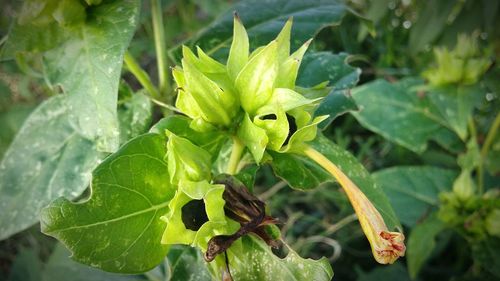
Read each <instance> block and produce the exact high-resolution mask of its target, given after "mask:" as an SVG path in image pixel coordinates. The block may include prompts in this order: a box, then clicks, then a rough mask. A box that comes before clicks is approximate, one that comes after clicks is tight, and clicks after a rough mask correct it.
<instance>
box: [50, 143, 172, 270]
mask: <svg viewBox="0 0 500 281" xmlns="http://www.w3.org/2000/svg"><path fill="white" fill-rule="evenodd" d="M165 154H166V149H165V141H164V137H162V136H160V135H157V134H146V135H142V136H139V137H137V138H135V139H133V140H131V141H130V142H128V143H127V144H125V145H124V146H123V147H122V148H120V150H118V151H117V152H116V153H114V154H112V155H111V156H109V157H108V158H106V160H105V161H104V162H102V163H101V164H100V165H99V166H98V167H97V168H96V170H95V171H94V173H93V180H92V192H91V197H90V198H89V199H88V200H87V201H85V202H81V203H72V202H70V201H68V200H67V199H64V198H59V199H58V200H56V201H54V202H52V204H50V205H49V206H48V207H46V208H45V209H43V211H42V213H41V224H42V232H44V233H46V234H48V235H51V236H54V237H56V238H57V239H59V240H60V241H61V242H63V243H64V244H65V245H66V247H68V248H69V249H70V250H71V252H72V254H73V255H72V258H73V259H74V260H76V261H78V262H81V263H84V264H87V265H90V266H93V267H97V268H100V269H103V270H106V271H111V272H121V273H138V272H144V271H147V270H149V269H151V268H153V267H155V266H156V265H157V264H159V263H160V262H161V261H162V259H163V258H164V257H165V254H166V252H167V246H165V245H162V244H160V241H161V237H162V234H163V231H164V229H165V226H166V225H165V223H164V222H163V221H161V220H160V217H161V216H162V215H164V214H166V213H167V211H168V203H169V201H170V199H171V198H172V197H173V196H174V193H175V188H174V187H173V186H172V185H170V179H169V175H168V168H167V163H166V162H165Z"/></svg>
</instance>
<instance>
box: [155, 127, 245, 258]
mask: <svg viewBox="0 0 500 281" xmlns="http://www.w3.org/2000/svg"><path fill="white" fill-rule="evenodd" d="M167 136H168V142H167V151H168V152H167V155H166V157H167V159H168V163H169V165H168V172H169V175H170V182H171V183H172V184H174V185H176V186H178V188H177V191H176V193H175V196H174V198H172V200H171V201H170V202H169V210H170V211H169V212H168V213H167V214H166V215H165V216H163V217H162V219H163V220H164V221H165V222H167V227H166V229H165V231H164V234H163V237H162V243H163V244H186V245H192V246H197V247H199V248H201V249H202V250H203V251H206V250H207V243H208V241H209V240H210V238H212V237H214V236H216V235H224V234H232V233H234V232H236V231H237V230H238V228H239V224H238V223H236V222H234V221H231V220H228V219H227V218H226V216H225V213H224V205H225V201H224V199H223V197H222V195H223V193H224V189H225V188H224V185H221V184H212V183H210V180H211V178H212V174H211V171H210V170H211V166H212V160H211V156H210V154H209V153H208V152H207V151H206V150H204V149H203V148H201V147H199V146H196V145H195V144H193V143H192V142H190V141H189V140H187V139H185V138H182V137H179V136H177V135H175V134H173V133H171V132H170V131H168V130H167Z"/></svg>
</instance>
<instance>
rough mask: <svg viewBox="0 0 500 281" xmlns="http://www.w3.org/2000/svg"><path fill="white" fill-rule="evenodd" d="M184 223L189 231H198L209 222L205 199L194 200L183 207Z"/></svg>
mask: <svg viewBox="0 0 500 281" xmlns="http://www.w3.org/2000/svg"><path fill="white" fill-rule="evenodd" d="M181 212H182V222H183V223H184V225H185V226H186V228H187V229H190V230H193V231H198V230H199V229H200V227H201V226H202V225H203V224H204V223H206V222H207V221H208V216H207V211H206V210H205V202H204V201H203V199H200V200H192V201H189V202H188V203H186V205H184V206H182V209H181Z"/></svg>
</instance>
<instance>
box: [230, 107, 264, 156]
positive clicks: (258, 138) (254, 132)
mask: <svg viewBox="0 0 500 281" xmlns="http://www.w3.org/2000/svg"><path fill="white" fill-rule="evenodd" d="M238 137H239V138H240V139H241V140H242V141H243V143H244V144H245V146H246V147H247V148H248V150H249V151H250V153H251V154H252V156H253V158H254V160H255V162H256V163H260V160H261V159H262V156H264V151H265V150H266V146H267V143H268V141H269V138H268V136H267V134H266V131H265V130H264V129H262V128H259V127H258V126H256V125H255V124H254V123H253V122H252V120H250V117H249V116H248V114H245V117H244V118H243V121H242V123H241V126H240V128H239V129H238Z"/></svg>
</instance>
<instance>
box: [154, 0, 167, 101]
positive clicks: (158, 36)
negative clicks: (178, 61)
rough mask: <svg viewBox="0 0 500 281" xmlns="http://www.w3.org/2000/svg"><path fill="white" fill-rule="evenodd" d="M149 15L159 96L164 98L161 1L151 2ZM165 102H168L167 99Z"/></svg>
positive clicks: (163, 42) (165, 72) (163, 39)
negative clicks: (151, 25) (150, 17)
mask: <svg viewBox="0 0 500 281" xmlns="http://www.w3.org/2000/svg"><path fill="white" fill-rule="evenodd" d="M151 14H152V18H153V34H154V40H155V50H156V62H157V64H158V81H159V84H160V85H159V88H160V95H161V96H165V95H166V93H167V91H168V88H169V83H168V73H167V53H166V52H167V48H166V46H165V28H164V26H163V17H162V8H161V0H152V1H151ZM167 100H169V99H168V97H167Z"/></svg>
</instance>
